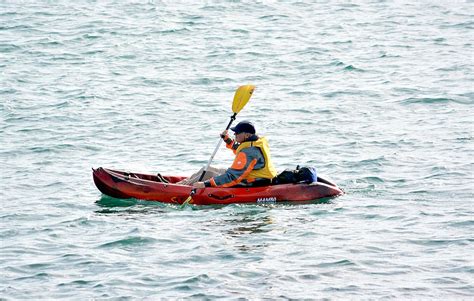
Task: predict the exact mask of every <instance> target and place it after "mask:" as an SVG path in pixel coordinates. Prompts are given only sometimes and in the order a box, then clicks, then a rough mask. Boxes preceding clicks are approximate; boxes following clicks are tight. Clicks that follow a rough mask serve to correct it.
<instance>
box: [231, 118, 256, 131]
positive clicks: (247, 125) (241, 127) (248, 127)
mask: <svg viewBox="0 0 474 301" xmlns="http://www.w3.org/2000/svg"><path fill="white" fill-rule="evenodd" d="M230 129H231V130H233V131H234V132H235V133H236V134H240V133H250V134H255V127H254V126H253V124H252V123H251V122H250V121H246V120H243V121H241V122H239V123H238V124H237V125H236V126H234V127H231V128H230Z"/></svg>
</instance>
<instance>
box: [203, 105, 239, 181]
mask: <svg viewBox="0 0 474 301" xmlns="http://www.w3.org/2000/svg"><path fill="white" fill-rule="evenodd" d="M235 116H237V113H234V115H232V116H231V117H230V121H229V124H228V125H227V128H226V129H225V130H226V131H227V130H228V129H229V128H230V126H231V125H232V122H234V120H235ZM221 143H222V138H220V139H219V143H217V146H216V148H215V149H214V152H213V153H212V155H211V158H209V161H208V162H207V165H206V167H204V170H203V171H202V174H201V176H200V177H199V182H201V181H202V179H203V178H204V175H205V174H206V171H207V169H208V168H209V166H210V165H211V162H212V160H213V159H214V156H215V155H216V153H217V151H218V150H219V147H220V146H221Z"/></svg>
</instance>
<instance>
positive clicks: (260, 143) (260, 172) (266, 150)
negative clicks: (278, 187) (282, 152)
mask: <svg viewBox="0 0 474 301" xmlns="http://www.w3.org/2000/svg"><path fill="white" fill-rule="evenodd" d="M252 146H255V147H258V148H259V149H260V150H261V151H262V154H263V157H264V158H265V166H264V167H263V168H261V169H254V170H252V171H251V172H250V173H249V174H248V176H247V177H246V179H247V180H253V179H256V178H264V179H273V178H274V177H276V175H277V171H276V169H275V167H273V163H272V160H271V158H270V147H269V146H268V141H267V139H266V138H265V137H260V138H259V139H258V140H257V141H247V142H242V143H241V144H240V145H239V147H238V148H237V150H236V151H235V154H236V155H238V154H239V153H240V151H241V150H243V149H244V148H248V147H252Z"/></svg>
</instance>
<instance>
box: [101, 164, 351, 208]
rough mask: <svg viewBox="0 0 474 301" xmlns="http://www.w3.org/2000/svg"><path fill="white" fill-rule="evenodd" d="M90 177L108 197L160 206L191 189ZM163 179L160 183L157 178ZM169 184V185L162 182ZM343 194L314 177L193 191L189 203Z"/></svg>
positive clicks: (127, 176) (106, 175)
mask: <svg viewBox="0 0 474 301" xmlns="http://www.w3.org/2000/svg"><path fill="white" fill-rule="evenodd" d="M92 175H93V177H94V182H95V185H96V186H97V188H99V190H100V191H101V192H102V193H103V194H106V195H108V196H111V197H115V198H121V199H128V198H136V199H141V200H148V201H158V202H163V203H175V204H182V203H183V202H184V201H185V200H186V199H187V197H188V196H189V194H190V193H191V191H192V189H193V188H192V187H191V186H187V185H180V184H173V183H176V182H178V181H180V180H182V179H184V178H185V177H176V176H160V177H158V176H155V175H146V174H139V173H130V172H123V171H117V170H112V169H106V168H102V167H99V168H98V169H93V172H92ZM163 178H164V180H165V182H163V181H162V180H161V179H163ZM166 181H167V182H169V183H166ZM341 194H343V192H342V190H341V189H339V188H338V187H337V185H336V184H333V183H331V182H329V181H327V180H324V179H322V178H320V177H318V182H316V183H311V184H301V183H299V184H279V185H270V186H264V187H233V188H219V187H215V188H214V187H208V188H203V189H197V191H196V194H195V195H194V196H193V201H192V203H193V204H196V205H212V204H231V203H274V202H281V201H287V202H288V201H310V200H315V199H320V198H326V197H332V196H337V195H341Z"/></svg>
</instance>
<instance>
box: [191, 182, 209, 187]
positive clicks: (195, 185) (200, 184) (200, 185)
mask: <svg viewBox="0 0 474 301" xmlns="http://www.w3.org/2000/svg"><path fill="white" fill-rule="evenodd" d="M193 187H194V188H204V187H206V185H204V182H196V183H194V184H193Z"/></svg>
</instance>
